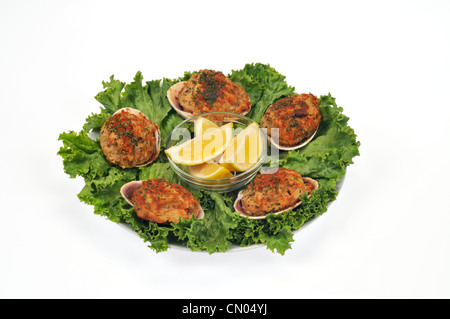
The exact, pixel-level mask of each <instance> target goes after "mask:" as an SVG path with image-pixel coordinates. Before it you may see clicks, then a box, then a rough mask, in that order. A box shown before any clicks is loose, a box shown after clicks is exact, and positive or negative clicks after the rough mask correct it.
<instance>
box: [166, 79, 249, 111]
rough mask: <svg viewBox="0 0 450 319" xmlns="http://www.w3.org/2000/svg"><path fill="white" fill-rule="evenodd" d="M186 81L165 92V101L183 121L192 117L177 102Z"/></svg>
mask: <svg viewBox="0 0 450 319" xmlns="http://www.w3.org/2000/svg"><path fill="white" fill-rule="evenodd" d="M185 83H186V81H182V82H178V83H176V84H174V85H172V86H171V87H170V88H169V89H168V90H167V99H168V100H169V103H170V105H171V106H172V108H173V109H174V110H175V111H176V112H177V113H178V114H180V115H181V117H183V118H184V119H188V118H190V117H192V116H193V114H192V113H189V112H186V111H183V107H182V106H181V105H180V102H179V101H178V96H179V95H180V92H181V90H182V89H183V87H184V84H185ZM248 112H250V109H249V110H248V111H246V112H244V113H241V115H246V114H247V113H248Z"/></svg>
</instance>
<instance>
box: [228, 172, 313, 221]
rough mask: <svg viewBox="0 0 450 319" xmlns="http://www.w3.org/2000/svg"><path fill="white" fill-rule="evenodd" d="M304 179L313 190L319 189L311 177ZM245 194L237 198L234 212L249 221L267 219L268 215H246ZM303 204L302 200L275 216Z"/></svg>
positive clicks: (240, 193)
mask: <svg viewBox="0 0 450 319" xmlns="http://www.w3.org/2000/svg"><path fill="white" fill-rule="evenodd" d="M302 178H303V180H304V181H307V182H308V183H310V184H312V185H313V190H316V189H317V188H319V183H318V182H317V181H316V180H314V179H312V178H309V177H302ZM243 192H244V190H241V191H240V192H239V193H238V196H237V198H236V200H235V202H234V210H235V211H236V212H238V213H239V215H240V216H241V217H246V218H248V219H266V215H263V216H251V215H248V214H246V213H245V212H244V211H243V209H242V206H241V199H242V197H243ZM310 196H311V195H308V197H310ZM301 203H302V201H301V200H300V201H298V202H297V203H295V204H294V205H291V206H289V207H287V208H284V209H282V210H280V211H277V212H273V214H275V215H279V214H282V213H284V212H287V211H289V210H292V209H294V208H295V207H297V206H299V205H300V204H301Z"/></svg>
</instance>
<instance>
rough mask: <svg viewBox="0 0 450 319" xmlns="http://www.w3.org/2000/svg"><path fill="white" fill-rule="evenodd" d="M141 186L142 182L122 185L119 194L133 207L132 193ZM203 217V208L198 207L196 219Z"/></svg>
mask: <svg viewBox="0 0 450 319" xmlns="http://www.w3.org/2000/svg"><path fill="white" fill-rule="evenodd" d="M141 185H142V181H132V182H128V183H126V184H124V185H123V186H122V187H121V188H120V194H121V195H122V196H123V198H125V200H126V201H127V202H128V204H130V205H131V206H133V207H134V205H133V203H132V202H131V196H132V195H133V192H134V191H135V190H136V189H137V188H139V187H140V186H141ZM203 217H205V212H204V211H203V208H202V207H201V206H200V212H199V213H198V215H197V216H196V218H197V219H202V218H203Z"/></svg>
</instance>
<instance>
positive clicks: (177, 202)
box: [131, 178, 201, 223]
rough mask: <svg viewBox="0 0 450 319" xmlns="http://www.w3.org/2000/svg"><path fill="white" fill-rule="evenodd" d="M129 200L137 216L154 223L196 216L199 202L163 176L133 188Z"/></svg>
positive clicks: (185, 190)
mask: <svg viewBox="0 0 450 319" xmlns="http://www.w3.org/2000/svg"><path fill="white" fill-rule="evenodd" d="M131 202H132V203H133V206H134V209H135V211H136V215H137V216H138V217H139V218H142V219H145V220H148V221H152V222H155V223H165V222H178V221H179V220H180V218H184V219H188V218H191V217H192V216H198V214H199V212H200V209H201V208H200V203H199V202H198V200H197V199H196V198H195V197H194V196H193V195H192V194H191V193H190V192H189V191H188V190H187V189H186V188H184V187H183V186H180V185H178V184H174V183H169V182H167V181H166V180H165V179H164V178H155V179H148V180H145V181H143V182H142V185H141V186H140V187H138V188H137V189H136V190H134V192H133V194H132V197H131Z"/></svg>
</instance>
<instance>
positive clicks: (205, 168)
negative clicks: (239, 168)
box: [188, 163, 233, 179]
mask: <svg viewBox="0 0 450 319" xmlns="http://www.w3.org/2000/svg"><path fill="white" fill-rule="evenodd" d="M188 172H189V174H191V175H193V176H196V177H200V178H207V179H221V178H227V177H232V176H233V173H231V172H230V171H229V170H228V169H226V168H225V167H223V166H221V165H219V164H217V163H203V164H200V165H194V166H188Z"/></svg>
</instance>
